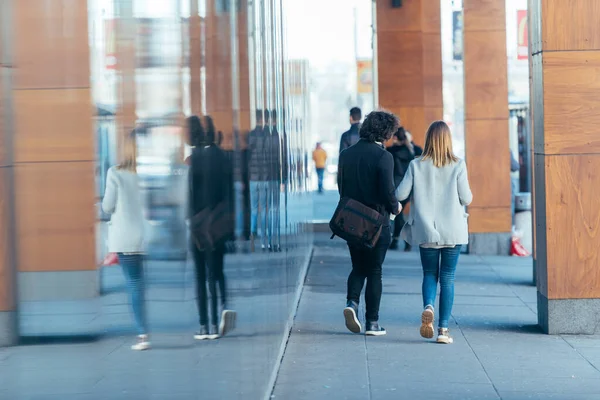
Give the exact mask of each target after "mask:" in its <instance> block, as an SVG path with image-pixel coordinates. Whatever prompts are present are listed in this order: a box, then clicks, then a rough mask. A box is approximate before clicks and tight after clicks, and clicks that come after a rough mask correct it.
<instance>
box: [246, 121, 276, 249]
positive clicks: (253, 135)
mask: <svg viewBox="0 0 600 400" xmlns="http://www.w3.org/2000/svg"><path fill="white" fill-rule="evenodd" d="M267 135H268V133H267V130H266V129H265V125H264V117H263V110H256V126H255V127H254V129H253V130H252V131H251V132H250V133H249V134H248V179H249V182H250V184H249V186H250V188H249V189H250V234H251V235H252V236H251V247H252V250H254V245H255V241H256V239H257V238H258V240H259V241H260V245H261V247H262V249H263V250H266V249H267V235H266V230H267V197H268V196H267V193H268V190H269V183H268V176H267V175H268V170H269V161H270V157H271V155H270V154H269V146H268V144H269V143H268V136H267ZM259 218H260V230H259Z"/></svg>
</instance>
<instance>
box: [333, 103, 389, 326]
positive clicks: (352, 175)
mask: <svg viewBox="0 0 600 400" xmlns="http://www.w3.org/2000/svg"><path fill="white" fill-rule="evenodd" d="M397 129H398V119H397V118H396V116H394V115H393V114H390V113H387V112H383V111H376V112H372V113H371V114H369V115H368V116H367V118H366V120H365V123H364V124H363V125H362V127H361V128H360V137H361V139H360V140H359V141H358V143H357V144H356V145H354V146H352V147H350V148H348V149H346V150H344V151H343V152H342V154H340V159H339V166H338V188H339V191H340V197H348V198H350V199H353V200H356V201H359V202H361V203H362V204H364V205H366V206H367V207H371V208H372V209H374V210H377V211H378V212H379V213H381V214H382V215H383V216H384V218H385V220H386V223H385V225H384V226H383V229H382V231H381V236H380V237H379V240H378V241H377V244H376V246H375V247H374V248H373V249H366V250H365V249H362V248H357V247H354V246H349V249H350V257H351V259H352V272H351V273H350V276H348V292H347V297H346V299H347V304H346V308H345V309H344V318H345V320H346V327H347V328H348V329H349V330H350V331H351V332H353V333H360V331H361V329H362V327H361V324H360V322H359V320H358V316H357V314H358V304H359V301H360V294H361V291H362V289H363V286H364V284H365V280H366V281H367V289H366V292H365V303H366V304H365V305H366V325H367V327H366V330H365V334H366V335H373V336H380V335H385V333H386V331H385V329H384V328H382V327H381V326H379V323H378V321H379V304H380V301H381V292H382V281H381V268H382V265H383V261H384V260H385V255H386V253H387V250H388V247H389V245H390V239H391V238H390V236H391V235H390V224H389V221H390V218H389V215H390V214H394V215H397V214H398V213H399V212H400V211H401V207H400V204H399V203H398V200H397V199H396V195H395V190H396V187H395V186H394V176H393V175H394V160H393V158H392V155H391V154H390V153H388V152H387V151H386V150H385V149H384V147H383V143H384V142H385V141H387V140H389V139H390V138H391V136H392V135H393V133H394V132H395V131H396V130H397Z"/></svg>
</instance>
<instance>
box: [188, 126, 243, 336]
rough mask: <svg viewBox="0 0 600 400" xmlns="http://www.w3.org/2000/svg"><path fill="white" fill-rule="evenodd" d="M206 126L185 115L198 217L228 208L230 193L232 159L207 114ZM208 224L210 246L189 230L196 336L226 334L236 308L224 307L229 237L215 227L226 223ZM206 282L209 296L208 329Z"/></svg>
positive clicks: (194, 207) (191, 202)
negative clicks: (218, 141)
mask: <svg viewBox="0 0 600 400" xmlns="http://www.w3.org/2000/svg"><path fill="white" fill-rule="evenodd" d="M205 127H206V129H207V130H206V132H205V131H204V129H203V127H202V124H201V122H200V119H199V118H198V117H196V116H192V117H190V118H188V128H189V131H190V142H191V143H192V144H193V145H194V148H193V150H192V155H191V160H190V164H191V166H190V172H189V208H190V210H189V214H190V218H192V217H195V218H197V216H198V215H207V216H208V218H214V217H215V215H213V210H215V209H221V208H220V207H222V206H223V205H225V207H224V210H225V212H228V210H229V209H230V208H231V207H230V206H231V202H232V196H233V193H232V191H233V190H232V174H233V171H232V165H231V162H230V161H229V159H228V158H227V156H226V155H225V153H224V152H223V151H222V150H221V149H219V147H218V146H217V145H216V143H215V130H214V126H213V124H212V120H211V119H210V118H208V117H206V118H205ZM216 217H218V216H216ZM207 226H208V228H207V230H208V232H207V235H208V236H209V237H211V238H216V239H215V240H214V242H213V243H211V245H210V246H206V245H204V243H202V242H201V241H199V240H198V238H196V237H194V234H197V232H192V233H193V235H192V239H193V240H192V244H191V250H192V253H193V256H194V265H195V269H196V291H197V301H198V313H199V315H200V331H199V332H197V333H196V334H195V335H194V338H196V339H199V340H202V339H216V338H218V337H219V336H223V335H225V334H226V333H227V332H228V331H229V330H231V329H233V326H234V325H235V312H234V311H231V310H229V309H228V308H227V288H226V282H225V274H224V271H223V267H224V258H225V241H226V240H227V239H229V238H227V237H221V236H219V235H218V232H216V231H215V230H216V229H226V227H223V226H221V227H216V226H213V225H210V224H208V225H207ZM207 282H208V290H209V292H210V300H211V302H210V323H211V327H210V330H209V326H208V324H209V315H208V314H209V313H208V296H207V293H206V284H207ZM217 285H218V289H219V290H218V292H217ZM219 294H220V298H221V308H222V311H221V319H220V321H219V317H218V298H219Z"/></svg>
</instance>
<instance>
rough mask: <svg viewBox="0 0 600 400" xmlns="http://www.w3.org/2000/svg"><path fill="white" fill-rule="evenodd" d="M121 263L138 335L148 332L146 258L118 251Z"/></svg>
mask: <svg viewBox="0 0 600 400" xmlns="http://www.w3.org/2000/svg"><path fill="white" fill-rule="evenodd" d="M117 255H118V256H119V264H120V265H121V268H122V269H123V274H124V275H125V280H126V281H127V291H128V293H129V298H130V302H131V308H132V310H133V317H134V319H135V324H136V327H137V331H138V335H145V334H147V333H148V325H147V322H146V304H145V296H144V286H145V285H144V262H143V261H144V260H143V256H142V255H141V254H123V253H118V254H117Z"/></svg>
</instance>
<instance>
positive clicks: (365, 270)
mask: <svg viewBox="0 0 600 400" xmlns="http://www.w3.org/2000/svg"><path fill="white" fill-rule="evenodd" d="M390 236H391V235H390V227H389V226H386V227H384V228H383V231H382V232H381V236H380V237H379V241H378V242H377V245H376V246H375V248H373V249H370V250H364V249H359V248H355V247H352V246H349V248H350V257H351V258H352V272H350V276H348V296H347V299H348V300H352V301H355V302H357V303H359V301H360V293H361V292H362V288H363V286H364V284H365V279H366V280H367V289H366V291H365V306H366V309H367V312H366V319H367V321H368V322H374V321H379V303H380V302H381V291H382V286H383V285H382V282H381V266H382V265H383V262H384V261H385V255H386V253H387V250H388V248H389V247H390V242H391V237H390Z"/></svg>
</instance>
